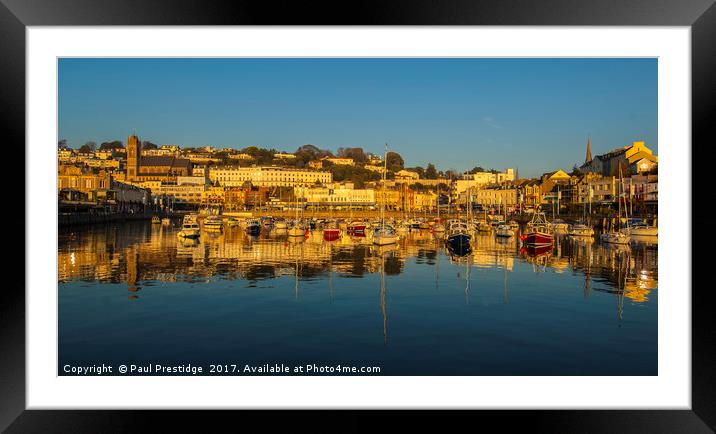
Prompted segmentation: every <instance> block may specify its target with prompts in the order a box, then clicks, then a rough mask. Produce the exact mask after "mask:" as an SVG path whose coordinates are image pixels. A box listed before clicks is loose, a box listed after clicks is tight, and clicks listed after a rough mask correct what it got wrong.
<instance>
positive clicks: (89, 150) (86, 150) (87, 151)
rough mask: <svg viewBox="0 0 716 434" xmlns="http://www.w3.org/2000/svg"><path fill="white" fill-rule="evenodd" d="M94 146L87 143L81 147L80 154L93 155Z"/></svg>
mask: <svg viewBox="0 0 716 434" xmlns="http://www.w3.org/2000/svg"><path fill="white" fill-rule="evenodd" d="M94 149H95V148H94V146H92V145H90V144H89V142H88V143H85V144H84V145H82V146H81V147H80V153H82V154H91V153H93V152H94Z"/></svg>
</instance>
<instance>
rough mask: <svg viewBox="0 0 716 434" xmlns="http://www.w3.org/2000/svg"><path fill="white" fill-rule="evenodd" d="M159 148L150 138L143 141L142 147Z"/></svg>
mask: <svg viewBox="0 0 716 434" xmlns="http://www.w3.org/2000/svg"><path fill="white" fill-rule="evenodd" d="M157 148H158V146H157V145H155V144H154V143H152V142H150V141H148V140H145V141H143V142H142V149H157Z"/></svg>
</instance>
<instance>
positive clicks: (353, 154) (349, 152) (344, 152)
mask: <svg viewBox="0 0 716 434" xmlns="http://www.w3.org/2000/svg"><path fill="white" fill-rule="evenodd" d="M338 156H339V157H342V158H352V159H353V161H355V162H356V163H359V164H363V163H365V162H366V161H368V156H367V155H366V154H365V152H363V148H338Z"/></svg>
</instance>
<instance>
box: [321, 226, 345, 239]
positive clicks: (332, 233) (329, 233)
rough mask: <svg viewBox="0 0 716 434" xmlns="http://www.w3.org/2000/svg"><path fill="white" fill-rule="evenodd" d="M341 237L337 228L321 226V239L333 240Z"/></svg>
mask: <svg viewBox="0 0 716 434" xmlns="http://www.w3.org/2000/svg"><path fill="white" fill-rule="evenodd" d="M340 237H341V230H340V229H338V228H323V239H324V240H326V241H335V240H337V239H338V238H340Z"/></svg>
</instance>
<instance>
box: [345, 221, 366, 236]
mask: <svg viewBox="0 0 716 434" xmlns="http://www.w3.org/2000/svg"><path fill="white" fill-rule="evenodd" d="M365 227H366V224H365V223H364V222H362V221H357V220H356V221H352V222H350V223H349V224H348V227H347V229H346V230H347V232H348V234H349V235H356V234H365Z"/></svg>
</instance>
